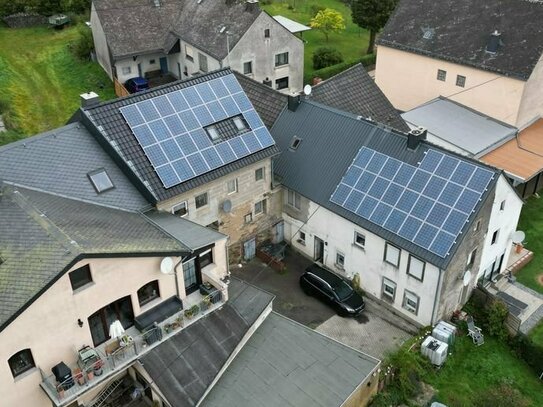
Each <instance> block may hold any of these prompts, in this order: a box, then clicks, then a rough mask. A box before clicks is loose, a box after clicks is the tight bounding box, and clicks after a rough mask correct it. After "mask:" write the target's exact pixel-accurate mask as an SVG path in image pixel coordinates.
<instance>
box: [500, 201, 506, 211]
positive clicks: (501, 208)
mask: <svg viewBox="0 0 543 407" xmlns="http://www.w3.org/2000/svg"><path fill="white" fill-rule="evenodd" d="M504 209H505V201H502V202H501V203H500V211H503V210H504Z"/></svg>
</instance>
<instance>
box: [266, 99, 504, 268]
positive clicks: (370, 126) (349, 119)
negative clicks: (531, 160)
mask: <svg viewBox="0 0 543 407" xmlns="http://www.w3.org/2000/svg"><path fill="white" fill-rule="evenodd" d="M272 135H273V137H274V139H275V141H276V143H277V146H278V147H279V149H280V150H281V151H282V154H281V155H280V156H279V158H277V160H276V162H275V165H274V168H275V173H276V174H277V175H278V176H279V178H280V179H281V180H282V183H283V185H284V186H285V187H287V188H289V189H293V190H295V191H297V192H298V193H300V194H301V195H303V196H305V197H306V198H308V199H310V200H312V201H313V202H316V203H317V204H319V205H321V206H323V207H325V208H327V209H329V210H330V211H332V212H335V213H336V214H338V215H339V216H342V217H343V218H345V219H347V220H349V221H351V222H353V223H355V224H357V225H360V226H361V227H362V228H364V229H366V230H369V231H370V232H372V233H375V234H376V235H378V236H380V237H382V238H383V239H385V240H387V241H390V242H392V243H394V244H396V245H398V246H399V247H401V248H403V249H405V250H407V251H408V252H410V253H412V254H414V255H415V256H417V257H420V258H421V259H424V260H426V261H428V262H430V263H432V264H434V265H436V266H438V267H440V268H443V269H444V268H446V267H447V265H448V264H449V262H450V260H451V258H453V257H454V252H455V251H456V248H457V247H458V246H459V245H460V242H461V239H462V237H463V236H464V235H465V233H461V234H460V238H459V239H458V240H457V241H456V243H455V244H454V245H453V247H452V248H451V251H450V254H449V255H448V256H447V257H446V258H441V257H439V256H437V255H436V254H434V253H432V252H429V251H428V250H425V249H423V248H421V247H420V246H418V245H416V244H414V243H412V242H410V241H407V240H405V239H403V238H401V237H399V236H397V235H396V234H394V233H392V232H389V231H388V230H386V229H384V228H381V227H380V226H378V225H376V224H374V223H372V222H370V221H368V220H366V219H364V218H362V217H360V216H357V215H356V214H354V213H352V212H350V211H348V210H346V209H344V208H342V207H340V206H338V205H335V204H333V203H332V202H330V197H331V195H332V193H333V192H334V191H335V189H336V186H337V185H338V184H339V182H340V181H341V179H342V177H343V175H344V174H345V172H346V171H347V169H348V168H349V166H350V165H351V163H352V162H353V159H354V157H355V156H356V154H357V153H358V151H359V150H360V148H362V147H363V146H366V147H368V148H371V149H374V150H376V151H379V152H381V153H383V154H386V155H388V156H390V157H394V158H396V159H398V160H400V161H402V162H405V163H408V164H411V165H414V166H417V163H418V162H420V161H421V160H422V158H423V157H424V153H425V151H427V150H428V149H429V148H432V149H434V150H439V151H441V152H442V153H443V154H446V155H454V156H455V157H456V158H459V159H461V160H464V161H469V162H470V163H472V164H475V165H478V166H483V167H485V168H487V169H489V170H490V171H492V172H494V173H495V176H494V179H493V181H491V183H490V185H489V187H488V189H487V191H486V192H485V193H483V195H482V200H481V201H480V202H479V203H478V204H477V206H476V208H475V213H474V214H472V216H471V218H470V220H472V219H473V217H474V216H476V213H477V212H478V210H479V209H480V207H481V206H482V202H484V201H485V199H486V198H487V196H489V195H490V193H491V192H490V191H492V190H493V189H494V185H495V183H496V181H497V179H498V176H499V175H500V172H499V171H498V170H496V169H495V168H492V167H487V166H485V165H484V164H481V163H479V162H477V161H475V160H471V159H469V158H466V157H462V156H460V155H458V154H454V153H451V152H449V151H447V150H444V149H442V148H440V147H437V146H434V145H432V144H430V143H427V142H421V144H420V145H419V146H418V148H417V149H416V150H414V151H413V150H409V149H408V148H407V136H406V135H405V134H403V133H400V132H396V131H393V130H390V129H388V128H383V127H379V126H377V125H376V124H374V123H371V122H368V121H365V120H358V119H357V118H356V116H353V115H351V114H348V113H344V112H341V111H338V110H335V109H332V108H329V107H326V106H324V105H321V104H318V103H316V102H310V101H309V102H308V101H302V103H301V104H300V105H299V106H298V109H297V110H296V111H295V112H292V111H290V110H285V111H284V112H283V113H282V114H281V116H279V118H278V119H277V121H276V122H275V125H274V127H273V128H272ZM293 136H297V137H299V138H301V139H302V141H301V143H300V145H299V147H298V148H297V149H296V150H295V151H292V150H291V149H289V146H290V143H291V140H292V137H293ZM467 227H468V226H467V224H466V225H465V226H464V229H463V232H465V231H466V228H467Z"/></svg>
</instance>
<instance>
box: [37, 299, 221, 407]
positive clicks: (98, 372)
mask: <svg viewBox="0 0 543 407" xmlns="http://www.w3.org/2000/svg"><path fill="white" fill-rule="evenodd" d="M184 303H185V305H186V306H185V307H184V309H183V310H182V311H180V312H178V313H177V314H175V315H173V316H171V317H170V318H168V319H166V320H165V321H163V322H162V323H160V324H155V326H154V327H152V328H150V329H148V330H146V331H145V332H140V331H138V330H137V329H136V328H135V327H132V328H130V329H128V330H127V331H126V332H125V335H124V336H123V337H122V338H121V340H120V341H119V340H114V341H109V342H107V343H105V344H102V345H100V346H99V347H97V348H95V350H96V352H97V353H98V355H99V356H100V358H101V359H100V360H99V361H97V362H95V363H93V364H92V365H90V366H87V367H86V371H81V369H80V368H79V366H74V367H73V368H71V372H72V375H71V376H70V377H67V378H66V379H64V380H63V381H62V382H61V383H59V382H57V380H56V377H55V376H54V375H46V374H45V373H44V372H43V371H41V369H40V371H41V374H42V382H41V384H40V385H41V387H42V388H43V390H45V392H46V393H47V395H48V397H49V398H50V399H51V401H53V403H54V404H55V405H56V406H58V407H61V406H66V405H68V404H70V403H72V402H73V401H75V400H77V398H78V397H80V396H81V395H83V394H85V393H86V392H87V391H89V390H90V389H94V388H96V387H97V386H99V385H105V384H107V383H109V382H111V381H113V380H114V376H116V375H117V374H119V373H121V372H123V371H124V370H126V368H128V367H129V366H130V365H131V364H132V363H133V362H134V361H135V360H136V359H137V358H138V356H140V355H142V354H145V353H147V352H148V351H149V350H151V349H152V348H154V347H155V346H157V345H158V344H159V343H161V341H163V340H165V339H168V338H169V337H171V336H173V335H175V334H177V333H178V332H180V331H181V330H182V329H184V328H186V327H187V326H190V325H191V324H192V323H194V322H196V321H197V320H199V319H200V318H201V317H202V316H204V315H206V314H208V313H210V312H213V311H214V310H216V309H217V308H219V307H220V306H221V305H222V304H223V303H224V297H223V295H222V291H220V290H217V289H215V290H214V291H213V292H211V293H210V294H208V295H206V296H202V295H201V294H200V293H198V292H197V293H194V294H191V295H190V296H188V297H187V298H186V300H185V301H184ZM121 345H123V346H121ZM86 405H88V406H92V405H93V403H92V402H91V403H87V404H86Z"/></svg>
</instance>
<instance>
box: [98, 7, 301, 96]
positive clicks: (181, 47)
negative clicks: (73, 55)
mask: <svg viewBox="0 0 543 407" xmlns="http://www.w3.org/2000/svg"><path fill="white" fill-rule="evenodd" d="M91 27H92V31H93V36H94V44H95V50H96V56H97V59H98V62H99V63H100V65H101V66H102V67H103V68H104V70H105V71H106V72H107V73H108V75H109V76H110V78H112V79H113V78H116V79H117V80H118V81H119V82H121V83H124V82H125V81H126V80H127V79H129V78H132V77H135V76H146V75H147V76H149V75H151V76H152V75H154V74H170V75H173V76H174V77H176V78H178V79H188V78H189V77H192V76H194V75H200V74H204V73H207V72H211V71H215V70H217V69H220V68H223V67H230V68H231V69H233V70H234V71H237V72H240V73H242V74H244V75H247V76H249V77H251V78H253V79H255V80H256V81H258V82H265V83H266V84H268V85H269V86H272V87H273V88H274V89H278V90H281V91H282V92H286V93H290V92H294V91H299V90H301V88H302V86H303V60H304V57H303V55H304V45H303V41H302V40H301V39H300V38H298V37H297V36H296V35H294V33H291V32H290V31H289V30H288V29H286V28H285V27H284V26H283V25H282V24H280V23H278V22H277V21H276V20H275V19H274V18H273V17H271V16H270V15H269V14H267V13H266V12H264V11H262V10H261V9H260V6H259V4H258V0H247V1H231V0H220V1H197V0H182V1H177V0H156V1H148V0H130V1H129V0H126V1H122V2H118V1H113V0H94V1H93V3H92V9H91Z"/></svg>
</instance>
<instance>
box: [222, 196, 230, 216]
mask: <svg viewBox="0 0 543 407" xmlns="http://www.w3.org/2000/svg"><path fill="white" fill-rule="evenodd" d="M222 210H223V211H224V212H225V213H230V211H231V210H232V201H230V199H227V200H226V201H224V202H223V203H222Z"/></svg>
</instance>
